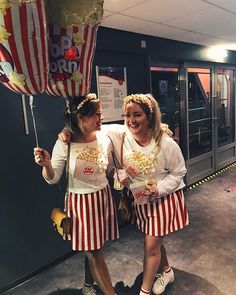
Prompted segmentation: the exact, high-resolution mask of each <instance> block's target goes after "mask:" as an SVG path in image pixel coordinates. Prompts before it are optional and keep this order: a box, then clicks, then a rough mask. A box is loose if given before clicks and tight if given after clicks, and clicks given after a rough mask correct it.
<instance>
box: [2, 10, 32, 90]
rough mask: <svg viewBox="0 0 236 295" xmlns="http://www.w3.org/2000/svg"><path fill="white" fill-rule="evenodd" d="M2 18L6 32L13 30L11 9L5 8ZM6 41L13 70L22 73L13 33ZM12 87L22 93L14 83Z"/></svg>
mask: <svg viewBox="0 0 236 295" xmlns="http://www.w3.org/2000/svg"><path fill="white" fill-rule="evenodd" d="M3 18H4V23H5V28H6V30H7V31H8V32H13V24H12V14H11V9H7V13H6V15H5V16H4V17H3ZM8 43H9V49H10V53H11V56H12V58H13V61H14V71H16V72H17V73H22V68H21V64H20V59H19V56H18V52H17V46H16V42H15V38H14V35H13V34H12V35H11V36H10V37H9V38H8ZM12 84H13V83H12ZM7 87H8V88H9V89H12V88H11V86H7ZM14 87H15V88H16V89H17V91H18V93H22V90H21V88H19V87H18V86H17V85H15V84H14ZM12 90H13V89H12ZM13 91H14V92H17V91H16V90H13ZM26 93H27V92H26Z"/></svg>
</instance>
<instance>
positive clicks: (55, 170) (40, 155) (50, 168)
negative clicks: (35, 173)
mask: <svg viewBox="0 0 236 295" xmlns="http://www.w3.org/2000/svg"><path fill="white" fill-rule="evenodd" d="M67 151H68V145H67V144H66V143H63V142H61V141H60V140H57V142H56V144H55V146H54V148H53V152H52V158H51V160H50V155H49V153H48V152H47V151H46V150H45V149H42V148H40V147H37V148H35V149H34V156H35V162H36V163H37V164H38V165H40V166H42V176H43V178H44V179H45V180H46V181H47V182H48V183H49V184H55V183H57V182H58V181H59V179H60V178H61V175H62V172H63V169H64V166H65V162H66V160H67Z"/></svg>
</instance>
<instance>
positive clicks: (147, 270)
mask: <svg viewBox="0 0 236 295" xmlns="http://www.w3.org/2000/svg"><path fill="white" fill-rule="evenodd" d="M161 243H162V240H161V238H160V237H154V236H148V235H145V242H144V264H143V284H142V288H143V289H145V290H147V291H149V290H151V288H152V285H153V282H154V279H155V276H156V272H157V270H158V268H159V265H160V261H161Z"/></svg>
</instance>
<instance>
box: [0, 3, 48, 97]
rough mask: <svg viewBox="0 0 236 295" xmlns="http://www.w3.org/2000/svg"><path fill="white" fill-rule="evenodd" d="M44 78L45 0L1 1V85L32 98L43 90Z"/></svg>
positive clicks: (45, 77)
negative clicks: (29, 95)
mask: <svg viewBox="0 0 236 295" xmlns="http://www.w3.org/2000/svg"><path fill="white" fill-rule="evenodd" d="M47 79H48V46H47V28H46V15H45V7H44V1H43V0H31V1H30V0H28V1H23V0H15V1H7V0H2V1H0V82H1V83H2V84H3V85H5V86H6V87H8V88H9V89H11V90H12V91H14V92H16V93H22V94H31V95H32V94H38V93H41V92H43V91H45V89H46V85H47Z"/></svg>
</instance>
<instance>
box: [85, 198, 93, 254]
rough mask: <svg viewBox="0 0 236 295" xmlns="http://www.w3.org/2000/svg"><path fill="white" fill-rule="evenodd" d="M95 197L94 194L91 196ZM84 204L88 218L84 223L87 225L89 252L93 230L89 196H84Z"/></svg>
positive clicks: (86, 217)
mask: <svg viewBox="0 0 236 295" xmlns="http://www.w3.org/2000/svg"><path fill="white" fill-rule="evenodd" d="M91 195H92V196H93V194H91ZM84 203H85V211H86V216H85V220H84V222H85V223H86V225H87V242H88V250H91V230H90V215H89V201H88V194H85V195H84Z"/></svg>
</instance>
